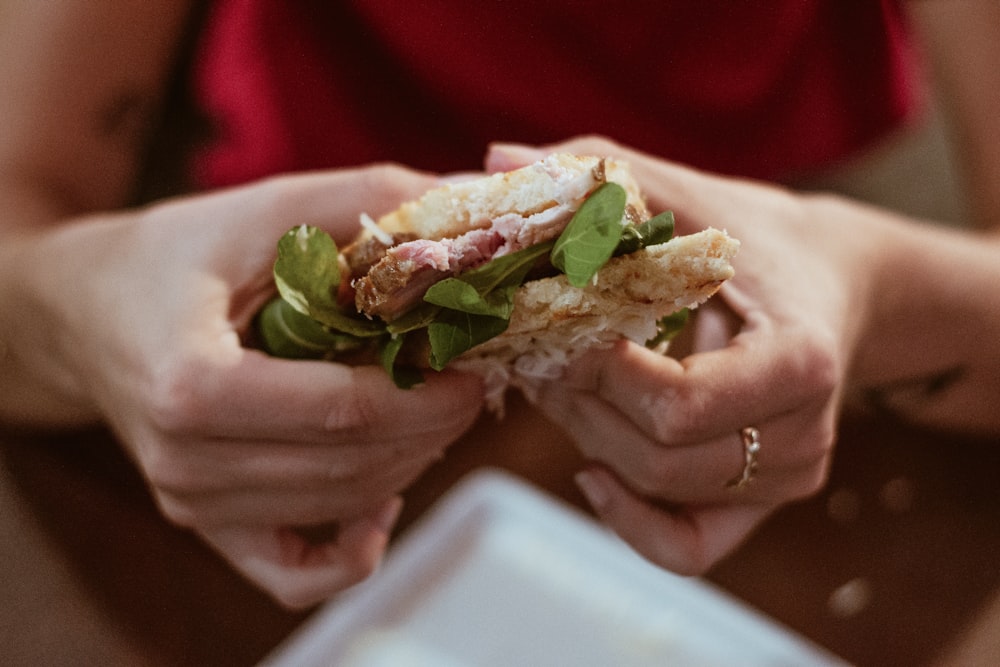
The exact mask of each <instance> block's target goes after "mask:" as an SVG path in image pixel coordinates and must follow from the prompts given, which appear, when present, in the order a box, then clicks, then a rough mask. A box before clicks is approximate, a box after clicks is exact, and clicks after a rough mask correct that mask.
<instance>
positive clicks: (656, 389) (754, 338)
mask: <svg viewBox="0 0 1000 667" xmlns="http://www.w3.org/2000/svg"><path fill="white" fill-rule="evenodd" d="M750 317H751V319H753V316H752V315H751V316H750ZM802 329H803V327H799V328H798V329H789V328H785V329H783V330H782V335H781V336H777V335H775V331H774V328H773V326H772V325H771V324H770V323H769V322H768V321H767V320H764V319H763V318H759V322H757V323H753V322H751V324H750V326H748V327H747V328H746V329H745V330H744V331H743V332H741V333H740V334H739V335H737V336H736V337H735V338H733V339H732V341H730V343H729V344H728V345H727V346H726V347H724V348H722V349H720V350H714V351H710V352H702V353H695V354H692V355H690V356H688V357H685V358H684V359H682V360H680V361H678V360H675V359H671V358H669V357H664V356H661V355H658V354H655V353H653V352H652V351H650V350H647V349H646V348H644V347H642V346H639V345H635V344H632V343H622V344H618V345H616V346H614V347H612V348H610V349H606V350H599V351H595V352H592V353H588V354H587V355H584V356H583V357H582V358H581V359H579V360H578V362H577V363H574V364H573V365H571V366H570V367H568V368H567V370H566V373H565V375H564V377H563V378H562V382H563V383H565V385H566V386H567V387H568V388H575V389H581V390H584V391H592V392H594V393H595V394H596V395H598V396H600V397H601V398H603V399H604V400H606V401H608V402H609V403H611V404H612V405H614V406H615V407H616V408H617V409H619V410H620V411H622V412H623V413H625V414H626V415H628V417H629V418H630V419H631V420H632V421H634V422H635V423H636V424H637V425H638V426H639V427H640V428H641V429H642V430H643V431H644V432H645V433H647V434H648V435H649V436H650V437H651V438H652V439H654V440H656V441H659V442H665V443H675V444H683V443H692V444H693V443H697V442H704V441H706V440H712V439H715V438H718V437H720V436H722V435H724V434H729V433H733V432H736V431H738V430H739V429H741V428H743V427H744V426H748V425H754V424H758V423H761V422H762V421H765V420H766V419H768V418H770V417H772V416H775V415H780V414H784V413H787V412H791V411H793V410H796V409H802V408H803V407H806V406H809V405H822V404H825V403H826V402H828V401H829V400H830V398H831V397H832V395H833V393H834V391H835V390H836V382H837V370H836V364H835V362H834V360H833V356H832V354H831V353H830V352H829V350H828V346H827V345H826V344H825V343H824V342H822V341H821V340H820V339H818V338H816V337H813V336H811V335H810V334H809V333H803V331H802Z"/></svg>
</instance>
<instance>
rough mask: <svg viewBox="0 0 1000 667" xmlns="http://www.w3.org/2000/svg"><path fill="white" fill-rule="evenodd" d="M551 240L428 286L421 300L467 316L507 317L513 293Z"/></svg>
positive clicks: (545, 251)
mask: <svg viewBox="0 0 1000 667" xmlns="http://www.w3.org/2000/svg"><path fill="white" fill-rule="evenodd" d="M553 243H554V242H553V241H547V242H545V243H539V244H537V245H534V246H531V247H529V248H524V249H522V250H519V251H517V252H512V253H511V254H509V255H503V256H501V257H497V258H496V259H493V260H491V261H489V262H487V263H486V264H484V265H483V266H480V267H478V268H476V269H473V270H471V271H467V272H466V273H464V274H462V275H460V276H458V277H456V278H446V279H445V280H442V281H440V282H438V283H436V284H434V285H432V286H431V288H430V289H429V290H427V293H426V294H424V301H426V302H428V303H433V304H436V305H438V306H442V307H444V308H449V309H451V310H457V311H460V312H463V313H469V314H470V315H489V316H491V317H502V318H504V319H509V318H510V315H511V313H512V312H513V310H514V294H515V293H516V292H517V288H518V287H520V286H521V283H523V282H524V278H525V276H527V275H528V272H529V271H530V270H531V268H532V267H533V266H534V265H535V263H536V262H537V261H538V259H539V258H540V257H543V256H545V254H546V253H548V252H549V251H550V250H551V249H552V246H553Z"/></svg>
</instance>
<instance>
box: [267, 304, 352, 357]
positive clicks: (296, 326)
mask: <svg viewBox="0 0 1000 667" xmlns="http://www.w3.org/2000/svg"><path fill="white" fill-rule="evenodd" d="M257 332H258V334H259V335H260V339H261V344H262V347H263V348H264V350H265V351H266V352H267V353H268V354H270V355H272V356H275V357H284V358H286V359H321V358H323V357H325V356H327V355H328V354H331V353H337V352H347V351H349V350H354V349H357V348H358V347H360V346H361V344H362V339H360V338H357V337H355V336H351V335H349V334H343V333H338V332H335V331H330V330H329V329H327V328H326V327H324V326H323V325H322V324H320V323H319V322H317V321H316V320H314V319H312V318H311V317H309V316H308V315H303V314H302V313H300V312H299V311H298V310H296V309H295V308H294V307H293V306H292V305H291V304H290V303H288V302H287V301H285V300H284V299H282V298H280V297H279V298H276V299H273V300H271V302H270V303H268V304H267V305H266V306H264V308H263V310H261V312H260V314H259V315H258V318H257Z"/></svg>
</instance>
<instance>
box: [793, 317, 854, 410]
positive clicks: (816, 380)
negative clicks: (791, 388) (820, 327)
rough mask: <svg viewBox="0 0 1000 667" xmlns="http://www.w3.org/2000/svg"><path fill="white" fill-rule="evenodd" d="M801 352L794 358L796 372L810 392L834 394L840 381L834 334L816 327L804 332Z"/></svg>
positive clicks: (821, 395) (825, 394) (800, 347)
mask: <svg viewBox="0 0 1000 667" xmlns="http://www.w3.org/2000/svg"><path fill="white" fill-rule="evenodd" d="M798 349H799V350H800V353H799V354H798V355H796V356H795V357H794V358H792V363H794V364H795V368H794V371H793V372H794V374H795V376H796V377H797V378H798V379H799V380H800V385H801V386H802V387H805V388H806V389H807V390H808V391H809V394H810V395H812V396H816V397H827V396H830V395H831V394H833V393H834V392H835V391H836V389H837V386H838V384H839V381H840V369H841V366H842V364H841V363H840V359H839V355H838V352H837V350H838V347H837V344H836V341H835V339H834V337H833V335H832V334H830V333H829V332H826V331H817V330H816V329H814V328H811V329H810V330H807V331H806V332H804V333H803V334H802V344H801V345H800V346H798Z"/></svg>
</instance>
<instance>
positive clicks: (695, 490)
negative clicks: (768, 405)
mask: <svg viewBox="0 0 1000 667" xmlns="http://www.w3.org/2000/svg"><path fill="white" fill-rule="evenodd" d="M539 405H540V406H541V408H542V410H543V412H545V414H546V415H547V416H548V417H549V418H550V419H551V420H552V421H553V422H555V423H557V424H560V425H561V426H562V427H563V428H564V429H566V430H567V431H568V432H569V434H570V435H571V436H572V437H573V438H574V440H575V441H576V443H577V446H578V447H579V448H580V450H581V451H582V452H583V453H584V455H585V456H587V457H588V458H589V459H591V460H594V461H600V462H602V463H603V464H605V465H606V466H607V467H609V468H610V469H613V470H614V471H615V472H616V473H617V474H618V475H619V476H620V477H621V478H622V479H624V480H627V481H628V483H629V485H630V487H632V488H633V489H635V490H636V491H637V492H639V493H641V494H643V495H645V496H648V497H654V498H657V499H658V500H665V501H671V502H677V503H684V504H692V503H693V504H708V503H722V502H731V501H733V500H734V499H736V497H735V496H734V495H733V491H732V489H730V488H727V482H729V481H730V480H732V479H734V478H735V477H737V476H739V475H740V474H741V472H742V470H743V468H744V465H745V463H746V455H745V452H744V445H743V441H742V436H741V435H740V433H739V432H738V431H736V430H734V431H732V432H730V433H726V434H724V435H723V436H721V437H719V438H717V439H714V440H709V441H706V442H702V443H697V444H684V445H673V446H671V445H664V444H663V443H659V442H656V441H653V440H651V439H650V438H649V437H648V436H647V435H646V434H645V433H644V432H643V431H641V430H640V429H639V428H637V427H636V426H635V424H633V423H632V422H631V420H630V419H629V418H628V417H627V416H626V415H624V414H623V413H621V412H620V411H618V410H617V409H616V408H615V407H614V406H611V405H609V404H608V403H607V402H605V401H604V400H602V399H600V398H598V397H596V396H594V395H592V394H587V393H581V392H572V391H566V390H561V389H556V390H551V389H550V390H546V391H544V392H543V393H541V394H540V396H539ZM823 421H824V420H823V419H822V418H821V417H820V416H818V415H816V414H815V413H813V412H796V413H791V414H788V415H786V416H784V417H781V418H777V419H773V420H771V421H768V422H765V423H762V424H760V432H761V433H762V447H761V449H760V451H759V453H758V454H757V456H756V464H757V473H756V475H755V477H754V482H753V484H751V485H750V486H749V487H747V488H746V489H744V490H743V491H742V492H741V493H740V495H739V497H738V499H739V500H740V501H741V502H761V501H768V502H775V503H776V502H780V501H787V500H791V499H793V498H801V497H803V496H806V495H810V494H812V493H814V492H815V491H816V490H817V489H818V488H819V487H820V486H821V485H822V483H823V482H824V481H825V474H826V471H827V469H828V463H829V461H828V459H829V453H830V449H829V445H828V442H827V439H826V437H825V431H823V432H818V434H817V424H822V423H823ZM820 431H822V429H820Z"/></svg>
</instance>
